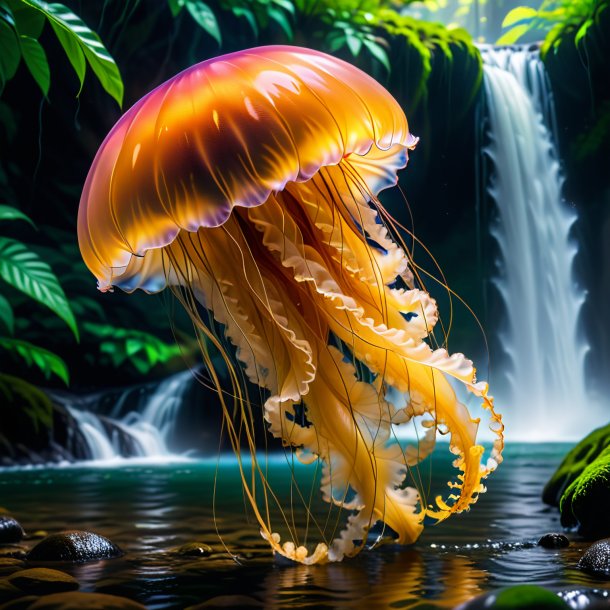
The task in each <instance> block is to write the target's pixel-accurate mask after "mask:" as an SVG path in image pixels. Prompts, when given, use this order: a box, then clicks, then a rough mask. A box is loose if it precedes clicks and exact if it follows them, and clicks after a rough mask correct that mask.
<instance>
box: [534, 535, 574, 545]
mask: <svg viewBox="0 0 610 610" xmlns="http://www.w3.org/2000/svg"><path fill="white" fill-rule="evenodd" d="M538 546H541V547H543V548H545V549H565V548H566V547H568V546H570V541H569V540H568V537H567V536H564V535H563V534H555V533H552V534H545V535H544V536H542V538H540V540H538Z"/></svg>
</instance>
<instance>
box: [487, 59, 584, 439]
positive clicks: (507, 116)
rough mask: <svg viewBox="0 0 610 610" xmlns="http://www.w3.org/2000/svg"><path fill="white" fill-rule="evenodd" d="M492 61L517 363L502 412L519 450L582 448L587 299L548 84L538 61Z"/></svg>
mask: <svg viewBox="0 0 610 610" xmlns="http://www.w3.org/2000/svg"><path fill="white" fill-rule="evenodd" d="M483 57H484V64H485V65H484V74H485V89H486V96H487V106H488V116H489V128H490V134H489V135H490V143H489V146H488V148H487V149H486V153H487V154H488V155H489V157H490V159H491V162H492V165H493V171H492V176H491V181H490V186H489V193H490V194H491V196H492V197H493V199H494V200H495V202H496V206H497V212H498V216H497V222H496V223H495V224H494V225H493V226H492V229H491V230H492V235H493V237H494V238H495V239H496V241H497V244H498V248H499V252H500V259H501V260H500V261H499V264H498V270H497V274H496V277H495V278H494V284H495V286H496V287H497V289H498V291H499V293H500V296H501V298H502V300H503V303H504V306H505V310H506V316H507V320H506V324H505V325H504V328H503V330H501V331H499V337H500V340H501V343H502V346H503V349H504V350H505V352H506V354H507V356H508V358H509V360H510V367H509V369H508V370H507V371H506V377H507V379H506V381H507V383H506V388H505V389H504V390H503V389H502V385H501V384H498V386H499V389H500V392H496V394H497V396H496V398H497V404H498V406H499V407H500V410H501V411H502V412H503V413H505V420H506V422H507V435H508V436H509V437H510V438H511V439H512V440H527V439H544V440H548V441H552V440H563V439H571V438H578V437H580V436H583V435H584V434H586V433H588V432H589V431H590V430H591V428H592V427H594V425H595V421H594V420H593V418H592V417H587V416H586V415H585V413H587V407H588V404H587V403H588V399H587V393H586V384H585V373H584V359H585V354H586V353H587V350H588V346H587V344H586V343H585V341H584V339H583V338H582V337H581V335H580V333H579V325H578V320H579V313H580V311H581V308H582V305H583V303H584V300H585V293H584V290H583V289H582V288H580V287H579V286H578V285H577V284H576V282H575V280H574V277H573V269H572V268H573V263H574V257H575V255H576V252H577V247H576V244H575V243H574V240H573V238H572V237H571V229H572V226H573V224H574V222H575V221H576V213H575V211H574V210H573V209H571V208H570V207H569V206H568V205H567V204H566V203H565V202H564V201H563V199H562V195H561V188H562V182H563V181H562V177H561V172H560V168H559V163H558V160H557V152H556V148H555V143H554V140H553V136H552V128H553V123H554V120H555V118H554V111H553V104H552V98H551V94H550V90H549V88H548V84H547V77H546V73H545V71H544V67H543V65H542V62H541V61H540V59H539V57H538V53H537V52H531V51H527V50H526V49H517V50H514V49H507V48H503V49H486V50H484V52H483ZM495 367H496V369H497V368H498V364H496V365H495ZM497 372H498V371H496V373H497ZM503 372H504V371H503Z"/></svg>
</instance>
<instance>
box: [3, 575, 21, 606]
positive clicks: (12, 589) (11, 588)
mask: <svg viewBox="0 0 610 610" xmlns="http://www.w3.org/2000/svg"><path fill="white" fill-rule="evenodd" d="M21 595H23V593H22V592H21V590H20V589H18V588H17V587H16V586H15V585H13V584H12V583H10V582H9V581H8V580H7V579H6V578H2V579H0V604H1V603H3V602H8V601H10V600H12V599H15V598H16V597H19V596H21Z"/></svg>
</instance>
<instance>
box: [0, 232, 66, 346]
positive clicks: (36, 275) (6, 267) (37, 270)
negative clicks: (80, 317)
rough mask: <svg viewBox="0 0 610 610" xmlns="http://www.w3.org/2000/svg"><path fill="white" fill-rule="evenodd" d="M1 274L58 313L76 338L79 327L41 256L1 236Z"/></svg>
mask: <svg viewBox="0 0 610 610" xmlns="http://www.w3.org/2000/svg"><path fill="white" fill-rule="evenodd" d="M0 277H1V278H2V279H3V280H4V281H5V282H7V283H8V284H10V285H11V286H13V287H15V288H17V290H20V291H21V292H23V293H25V294H27V295H28V296H29V297H31V298H32V299H34V300H35V301H38V302H39V303H42V304H43V305H46V306H47V307H48V308H49V309H50V310H51V311H53V312H54V313H55V314H56V315H58V316H59V317H60V318H61V319H62V320H63V321H64V322H65V323H66V324H67V325H68V326H69V327H70V330H72V332H73V333H74V336H75V337H76V338H77V339H78V328H77V326H76V320H75V319H74V314H73V313H72V309H71V308H70V304H69V303H68V299H67V298H66V295H65V294H64V291H63V289H62V287H61V285H60V284H59V280H58V279H57V277H56V276H55V274H54V273H53V271H52V270H51V267H49V265H47V263H45V262H44V261H42V260H41V259H40V257H39V256H38V255H37V254H36V253H35V252H33V251H32V250H30V249H29V248H28V247H27V246H25V245H24V244H22V243H21V242H19V241H16V240H14V239H9V238H7V237H0Z"/></svg>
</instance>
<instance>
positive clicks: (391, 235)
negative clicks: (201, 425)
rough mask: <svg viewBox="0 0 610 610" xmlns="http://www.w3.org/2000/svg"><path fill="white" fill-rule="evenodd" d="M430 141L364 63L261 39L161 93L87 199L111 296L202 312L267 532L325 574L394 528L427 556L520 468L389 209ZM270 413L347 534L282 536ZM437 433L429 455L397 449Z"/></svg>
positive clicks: (109, 149)
mask: <svg viewBox="0 0 610 610" xmlns="http://www.w3.org/2000/svg"><path fill="white" fill-rule="evenodd" d="M416 143H417V138H416V137H414V136H413V135H412V134H411V133H410V132H409V128H408V124H407V120H406V117H405V114H404V112H403V111H402V110H401V108H400V106H399V104H398V102H397V101H396V100H395V99H394V98H393V97H392V96H391V95H390V93H389V92H388V91H386V90H385V89H384V88H383V87H382V86H381V85H380V84H379V83H377V82H376V81H375V80H374V79H373V78H372V77H370V76H368V75H367V74H365V73H364V72H362V71H361V70H359V69H358V68H356V67H354V66H352V65H350V64H349V63H347V62H344V61H342V60H339V59H337V58H335V57H332V56H329V55H326V54H324V53H320V52H316V51H313V50H309V49H305V48H299V47H289V46H268V47H260V48H254V49H249V50H244V51H239V52H235V53H231V54H228V55H223V56H221V57H217V58H214V59H210V60H208V61H204V62H202V63H199V64H197V65H194V66H192V67H190V68H188V69H186V70H184V71H183V72H181V73H179V74H178V75H176V76H174V77H173V78H171V79H170V80H168V81H167V82H165V83H163V84H162V85H160V86H158V87H157V88H156V89H154V90H153V91H151V92H150V93H148V94H147V95H146V96H144V97H143V98H142V99H141V100H140V101H139V102H137V103H136V104H135V105H134V106H133V107H132V108H131V109H130V110H128V111H127V112H126V113H125V114H124V115H123V116H122V118H121V119H120V120H119V121H118V122H117V123H116V125H115V126H114V127H113V129H112V130H111V131H110V133H109V135H108V136H107V137H106V139H105V140H104V142H103V144H102V145H101V147H100V149H99V151H98V153H97V155H96V157H95V159H94V161H93V164H92V167H91V169H90V171H89V174H88V177H87V180H86V183H85V186H84V189H83V193H82V198H81V201H80V207H79V215H78V238H79V245H80V249H81V253H82V256H83V259H84V261H85V263H86V265H87V266H88V268H89V269H90V271H91V272H92V273H93V274H94V275H95V277H96V278H97V282H98V287H99V289H100V290H101V291H102V292H105V291H108V290H112V289H113V288H114V287H118V288H120V289H122V290H124V291H126V292H132V291H135V290H137V289H140V290H143V291H145V292H148V293H157V292H160V291H162V290H164V289H168V290H169V291H171V293H173V295H174V296H175V298H176V299H177V300H178V301H179V302H180V303H181V304H182V305H183V306H184V308H185V309H186V311H187V312H188V314H189V316H190V319H191V321H192V323H193V327H194V329H195V332H196V334H197V337H198V339H199V342H200V345H201V353H202V358H203V360H204V362H205V364H206V365H207V371H208V379H209V380H210V382H211V383H213V385H214V387H216V388H217V390H218V397H219V403H220V405H221V407H222V411H223V413H224V419H223V421H224V426H225V428H226V432H227V434H228V437H229V439H230V441H231V443H232V446H233V449H234V451H235V452H236V454H237V456H238V458H240V459H239V464H240V469H241V476H242V482H243V488H244V495H245V497H246V499H247V500H248V502H249V504H250V505H251V507H252V512H253V514H254V517H255V519H256V521H257V522H258V525H259V527H260V531H261V534H262V536H263V538H264V539H265V540H266V541H267V542H268V544H269V545H270V546H271V547H272V549H273V551H275V552H276V553H278V554H280V555H283V556H285V557H287V558H289V559H291V560H294V561H297V562H301V563H304V564H312V563H317V562H327V561H339V560H341V559H343V558H344V557H346V556H353V555H355V554H357V553H358V552H359V551H360V550H361V549H362V548H363V547H365V546H366V544H367V536H368V535H369V533H370V530H371V528H372V527H373V526H374V525H375V524H377V523H382V524H384V526H386V527H388V528H390V530H391V531H392V532H393V533H394V536H395V540H396V542H397V543H399V544H409V543H412V542H413V541H415V540H416V539H417V538H418V536H419V535H420V533H421V532H422V529H423V526H424V519H425V518H428V519H427V521H442V520H444V519H446V518H447V517H448V516H450V515H451V514H453V513H459V512H462V511H465V510H468V509H469V507H470V506H471V505H472V504H473V503H474V502H475V501H476V500H477V498H478V496H479V494H480V493H481V492H483V491H485V488H484V486H483V483H482V480H483V479H484V478H485V477H487V475H488V474H489V473H490V472H492V471H493V470H494V469H495V468H496V467H497V465H498V464H499V463H500V461H501V454H502V448H503V433H502V431H503V426H502V422H501V416H500V415H498V414H497V413H496V412H495V411H494V406H493V398H492V397H491V395H490V394H489V393H488V385H487V383H485V382H481V381H477V379H476V375H475V368H474V366H473V363H472V362H471V361H470V360H468V359H467V358H466V357H465V356H464V355H463V354H460V353H454V354H449V353H448V351H447V350H446V349H445V348H444V347H443V346H442V345H439V344H438V343H437V342H435V341H434V340H433V336H434V335H433V329H434V326H435V323H436V322H437V320H438V317H439V315H438V311H437V305H436V303H435V301H434V299H433V298H431V296H430V295H429V294H428V293H427V292H426V290H425V289H424V286H423V282H422V281H421V277H420V274H419V273H418V271H417V267H416V266H415V264H414V263H413V260H412V255H411V253H410V251H409V248H408V247H407V246H406V241H405V240H404V239H403V238H402V237H400V235H399V232H398V231H397V227H396V225H395V223H394V221H393V219H392V217H391V215H390V214H389V213H388V212H387V210H385V209H384V207H383V206H382V204H381V203H380V201H379V199H378V194H379V192H380V191H381V190H383V189H385V188H387V187H391V186H394V185H396V183H397V172H398V170H400V169H402V168H404V167H405V166H406V164H407V159H408V155H409V151H411V150H412V149H413V148H414V147H415V145H416ZM212 351H214V354H216V358H218V357H220V360H221V365H220V368H219V365H218V364H217V362H218V360H217V359H216V360H215V358H214V357H212ZM218 355H220V356H218ZM456 386H463V387H464V388H465V389H466V390H467V391H468V392H470V393H471V394H472V395H474V400H476V401H477V402H479V401H480V404H481V406H482V407H483V410H484V412H485V413H486V414H487V415H488V417H489V419H490V428H491V429H492V431H493V432H494V439H495V440H494V442H493V447H492V449H491V453H490V455H489V457H487V458H486V459H484V457H483V454H484V448H483V446H482V445H481V444H478V443H477V438H476V437H477V429H478V425H479V423H480V419H475V418H473V417H471V415H470V414H469V411H468V410H467V408H466V406H465V405H464V403H463V402H462V401H461V400H460V399H459V398H458V394H457V393H456ZM253 388H254V390H253ZM466 394H467V392H466ZM256 417H263V418H264V422H265V426H266V429H267V431H268V432H269V433H270V434H271V435H273V436H274V437H277V438H278V439H281V443H282V445H283V446H284V448H285V451H287V452H290V454H291V455H292V456H294V457H295V458H296V459H298V460H299V461H301V462H303V463H315V464H317V465H318V466H319V467H320V469H321V475H320V477H319V485H320V491H321V496H322V499H323V500H324V501H325V502H326V503H328V505H329V506H331V507H334V508H335V510H338V511H339V514H340V517H341V523H340V524H339V525H338V526H335V527H333V528H331V530H332V533H331V534H330V535H329V534H328V533H327V530H325V529H323V528H318V530H316V531H317V532H319V535H320V539H319V540H314V541H313V542H311V541H310V539H309V538H307V536H305V537H303V536H297V534H296V533H294V532H292V530H291V529H289V530H288V534H287V535H285V536H284V538H282V536H281V535H280V533H278V531H275V529H274V522H273V521H272V518H271V516H270V515H271V512H270V511H269V508H268V505H269V502H270V501H271V499H275V500H276V501H277V502H279V503H280V504H281V501H282V500H281V498H277V496H275V495H274V493H273V489H272V488H271V486H270V485H269V484H268V481H267V480H266V478H265V469H264V468H263V467H261V465H260V461H258V460H257V439H256V438H255V437H256V433H255V427H254V425H253V422H254V419H255V418H256ZM415 421H418V422H421V425H422V426H423V428H421V429H422V434H421V435H420V436H419V438H418V439H417V440H416V442H415V444H411V445H406V446H405V445H404V443H401V442H396V431H397V430H399V429H402V428H403V427H405V426H407V425H409V424H411V423H413V422H415ZM424 430H425V432H424ZM437 432H441V433H442V434H446V435H448V437H449V443H448V444H447V446H448V448H449V450H450V451H451V453H452V454H454V458H455V459H454V461H453V466H454V467H455V476H454V478H453V479H452V480H451V481H449V482H448V485H449V490H448V492H447V494H445V495H443V494H439V495H437V496H436V497H435V498H429V497H428V494H427V490H426V489H425V485H421V484H419V483H418V477H417V476H416V475H417V467H418V464H419V463H420V462H421V461H422V460H424V459H425V458H426V457H427V456H428V455H430V453H431V452H432V451H433V450H434V449H435V446H436V445H435V443H436V436H437ZM244 446H245V447H246V448H247V449H249V451H250V453H251V454H252V461H251V465H250V466H248V464H247V463H245V462H242V460H241V451H242V448H243V447H244ZM305 504H307V501H306V499H305ZM304 510H305V511H307V506H305V509H304ZM341 528H342V529H341ZM311 530H315V528H313V527H312V528H311ZM311 530H310V531H311ZM311 537H313V534H312V535H311ZM314 545H315V547H314Z"/></svg>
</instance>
